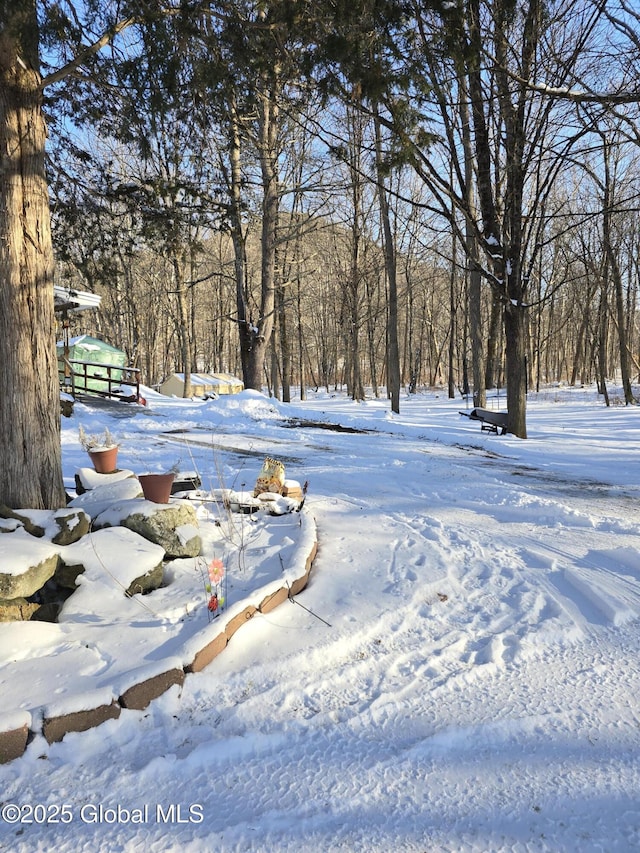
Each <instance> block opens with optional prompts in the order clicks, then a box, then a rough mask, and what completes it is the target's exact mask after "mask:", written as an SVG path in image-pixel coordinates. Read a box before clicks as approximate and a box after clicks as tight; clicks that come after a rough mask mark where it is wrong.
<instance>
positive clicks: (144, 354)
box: [0, 0, 640, 506]
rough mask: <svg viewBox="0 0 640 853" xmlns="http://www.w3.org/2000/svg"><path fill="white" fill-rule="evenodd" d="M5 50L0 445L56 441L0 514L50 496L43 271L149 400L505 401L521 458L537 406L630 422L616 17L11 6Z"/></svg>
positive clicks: (481, 6)
mask: <svg viewBox="0 0 640 853" xmlns="http://www.w3.org/2000/svg"><path fill="white" fill-rule="evenodd" d="M0 26H1V27H2V35H0V77H1V79H0V89H1V93H0V143H1V145H2V149H1V155H0V156H1V157H2V174H3V181H2V187H1V190H0V203H1V204H2V210H1V216H0V275H1V279H2V280H1V281H0V299H1V300H2V305H1V307H2V309H3V310H2V311H0V314H1V315H2V322H3V329H2V335H1V336H0V347H1V348H2V357H1V358H0V362H1V366H0V393H1V394H2V400H3V403H2V406H1V407H0V411H1V412H2V414H1V416H0V418H1V419H0V434H2V435H3V437H6V438H7V440H8V441H9V446H10V447H19V446H24V444H25V441H26V438H25V437H26V436H28V435H30V433H31V431H32V430H33V428H34V418H35V414H34V413H37V412H41V416H40V415H38V425H37V431H38V434H39V435H50V436H51V438H50V439H49V440H48V442H47V443H48V444H49V451H43V454H44V452H49V456H48V459H50V460H51V461H50V462H48V463H47V465H46V466H43V460H42V459H40V462H36V463H33V465H34V468H33V471H34V476H35V473H36V472H37V478H38V482H39V483H40V485H37V486H35V487H34V488H35V491H36V493H35V494H34V493H31V494H27V493H26V492H25V487H24V486H23V485H21V484H22V483H23V481H24V476H23V474H20V475H19V474H18V471H19V470H22V469H21V468H19V467H16V470H15V471H14V472H13V473H5V474H3V475H0V497H2V498H3V500H6V502H8V503H10V504H13V505H22V506H28V505H33V506H38V505H43V504H44V505H52V504H55V502H56V500H59V494H60V493H59V488H60V486H59V484H58V485H56V486H55V488H54V493H53V494H52V493H51V486H50V485H48V486H46V487H45V486H44V485H43V483H44V481H46V482H47V483H50V481H51V479H52V476H53V480H54V481H56V482H57V479H56V475H55V474H53V475H52V471H53V472H55V471H57V468H58V467H59V448H58V451H57V455H56V454H55V453H54V455H53V456H51V453H52V452H53V451H52V448H51V446H52V445H53V443H55V440H56V423H57V422H56V420H55V418H56V417H57V399H56V387H55V378H54V376H53V370H54V368H55V363H54V362H55V354H54V349H53V344H54V338H55V335H54V334H53V322H52V316H51V311H50V309H49V308H48V307H47V305H46V304H45V303H47V300H48V299H49V297H50V294H51V291H52V288H53V281H54V277H55V282H56V283H59V284H63V285H65V286H67V285H70V286H72V287H76V288H79V289H82V290H90V291H94V292H98V293H100V294H101V295H102V297H103V299H102V307H101V310H100V313H99V314H98V315H96V316H95V317H94V318H92V320H93V321H94V323H95V325H92V326H91V327H86V326H84V327H83V328H82V331H88V332H92V333H96V334H98V335H99V336H101V337H104V338H105V339H107V340H109V342H110V343H112V344H114V345H116V346H118V347H119V348H121V349H123V350H125V351H126V352H127V354H128V355H129V358H130V360H131V362H132V364H134V365H135V366H137V367H139V368H140V369H141V371H142V377H143V381H144V382H145V383H146V384H151V385H153V384H157V383H159V382H160V381H161V380H162V379H163V378H164V377H165V376H166V375H167V374H169V373H171V372H173V371H179V372H182V373H184V374H185V376H189V375H190V374H191V373H192V372H196V371H206V372H232V373H237V374H238V375H241V377H242V378H243V380H244V382H245V385H246V387H249V388H257V389H260V388H263V387H267V388H268V389H269V391H270V393H273V394H276V395H277V396H279V397H280V398H281V399H283V400H285V401H288V400H289V399H290V397H291V393H292V388H293V387H294V386H295V387H297V388H299V391H300V394H301V396H302V397H303V398H304V394H305V389H306V388H307V387H321V386H324V387H327V388H332V387H337V386H342V385H346V386H347V388H348V389H349V393H350V394H351V395H352V396H353V397H354V399H361V398H363V397H364V394H365V389H372V391H371V393H374V394H376V395H382V394H385V395H388V396H389V399H390V406H391V408H392V409H393V411H398V410H399V406H400V390H401V389H406V390H407V391H409V392H416V391H418V390H420V389H421V388H423V387H425V386H429V387H431V386H440V385H442V386H444V387H445V388H446V389H447V393H448V394H449V395H451V396H454V395H457V394H461V393H469V394H472V395H473V402H474V404H475V405H479V406H481V405H484V403H485V402H486V392H487V389H492V388H496V387H499V388H506V394H507V403H508V412H509V431H510V432H512V433H513V434H515V435H518V436H520V437H522V438H526V434H527V433H526V394H527V391H528V390H529V389H532V388H537V387H539V386H540V385H541V384H546V383H550V382H571V383H576V382H585V383H586V382H592V381H594V380H596V381H597V382H598V386H599V389H600V391H601V393H602V394H603V395H604V397H605V400H606V402H607V403H608V402H609V397H608V389H607V383H608V382H612V381H615V382H616V384H618V385H621V386H622V388H623V396H624V402H625V403H627V404H631V403H633V402H635V400H634V396H633V391H632V382H634V381H635V380H636V379H637V374H638V372H639V371H640V366H639V364H638V358H639V353H640V341H639V330H638V323H637V306H636V302H637V298H638V288H639V286H640V276H639V266H638V241H639V239H640V238H639V237H638V233H639V232H638V227H637V225H638V214H639V211H640V208H639V206H638V198H639V194H640V174H639V170H638V166H637V163H638V156H637V155H638V152H639V150H640V149H639V146H640V125H639V124H638V119H639V114H638V104H639V103H640V85H639V83H638V81H639V80H640V10H638V8H637V5H636V4H635V3H632V2H630V0H614V2H606V0H573V2H543V0H496V2H484V0H453V2H438V0H432V2H427V0H424V2H422V0H409V2H403V3H400V2H397V0H373V2H365V0H356V2H349V3H347V2H342V0H333V2H325V0H315V1H314V2H296V0H272V2H250V0H245V2H240V0H221V2H199V0H192V2H188V3H187V2H175V3H169V4H161V3H158V2H152V1H151V0H140V2H134V3H132V4H130V5H123V4H115V3H111V2H97V0H93V1H92V2H90V3H84V4H82V5H81V6H76V5H75V4H74V3H73V2H72V1H71V0H70V2H60V3H57V4H50V3H39V2H37V3H36V2H35V0H32V2H27V3H24V2H17V0H4V2H2V3H0ZM38 47H39V49H40V58H39V59H38ZM21 110H22V111H23V114H22V116H21V115H20V111H21ZM45 115H46V118H47V122H48V129H49V139H48V143H47V153H48V159H47V174H46V176H45V173H44V169H43V165H42V164H43V163H44V150H43V145H44V116H45ZM25 128H29V129H32V130H34V132H35V131H37V132H38V133H40V136H37V137H36V138H34V140H33V141H30V138H29V137H28V136H27V135H26V132H25ZM38 128H41V130H37V129H38ZM29 146H30V147H31V149H32V150H33V157H35V158H36V160H35V161H34V160H33V159H31V160H29V159H28V156H31V155H30V154H29V151H28V150H27V149H28V148H29ZM38 157H40V158H41V162H40V161H38V160H37V158H38ZM13 176H18V177H17V178H16V180H15V181H14V180H13ZM9 178H11V180H9ZM45 178H46V180H45ZM47 185H48V192H49V199H50V202H51V211H52V218H51V223H52V234H53V250H54V251H53V256H52V254H51V240H50V239H49V236H48V235H49V232H48V228H49V224H48V221H45V220H46V216H45V215H44V214H42V213H38V212H37V211H38V205H40V206H42V203H43V199H45V200H46V193H47ZM27 193H31V194H32V195H31V196H30V197H29V198H27V196H26V194H27ZM21 194H22V195H21ZM20 211H22V212H23V213H20ZM33 217H35V218H33ZM18 247H22V248H18ZM30 252H32V253H33V254H34V257H37V258H38V263H39V264H42V263H43V259H44V261H45V267H44V268H40V269H36V268H35V267H34V266H33V264H32V262H31V261H30V260H29V257H28V256H29V253H30ZM48 257H51V260H50V261H47V260H46V259H47V258H48ZM53 257H55V268H54V266H53ZM51 302H52V297H51ZM83 321H86V316H85V317H83ZM52 353H53V354H52ZM27 385H28V386H29V388H30V390H27V389H26V387H24V386H27ZM16 386H17V390H16ZM184 393H185V395H186V396H188V395H190V393H191V389H190V388H189V387H188V383H187V385H186V387H185V392H184ZM7 394H10V396H9V397H8V396H7ZM8 399H11V401H12V405H11V407H9V406H8V405H7V404H6V402H5V401H7V400H8ZM21 413H22V414H21ZM5 444H6V442H5ZM23 464H25V463H24V462H22V461H21V462H17V463H16V465H17V466H22V465H23ZM3 477H4V479H3ZM56 495H57V497H56Z"/></svg>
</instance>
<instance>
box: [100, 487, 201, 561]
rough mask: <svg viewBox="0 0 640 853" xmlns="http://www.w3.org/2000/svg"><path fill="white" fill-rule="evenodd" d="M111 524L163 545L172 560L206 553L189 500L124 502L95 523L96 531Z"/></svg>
mask: <svg viewBox="0 0 640 853" xmlns="http://www.w3.org/2000/svg"><path fill="white" fill-rule="evenodd" d="M111 525H122V527H126V528H128V529H129V530H133V531H134V532H135V533H137V534H138V535H139V536H142V537H143V538H144V539H147V540H148V541H149V542H153V543H155V544H156V545H160V546H161V547H162V548H164V550H165V554H166V555H167V557H169V558H176V557H197V556H198V555H199V554H200V551H201V550H202V540H201V538H200V534H199V531H198V519H197V516H196V513H195V509H194V508H193V506H191V504H189V503H187V502H185V501H175V502H173V503H170V504H156V503H152V502H151V501H144V500H143V501H121V502H119V503H117V504H113V505H112V506H111V507H109V508H108V509H107V510H106V511H105V512H102V513H101V514H100V515H99V516H97V518H96V519H95V520H94V527H95V528H101V527H108V526H111Z"/></svg>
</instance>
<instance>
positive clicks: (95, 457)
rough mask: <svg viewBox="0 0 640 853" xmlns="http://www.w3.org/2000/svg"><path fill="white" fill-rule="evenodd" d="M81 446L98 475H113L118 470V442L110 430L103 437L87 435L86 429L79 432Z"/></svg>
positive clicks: (106, 430) (81, 428) (82, 428)
mask: <svg viewBox="0 0 640 853" xmlns="http://www.w3.org/2000/svg"><path fill="white" fill-rule="evenodd" d="M78 435H79V438H80V444H81V445H82V446H83V447H84V449H85V450H86V451H87V453H88V454H89V458H90V459H91V462H92V464H93V467H94V468H95V470H96V472H97V473H98V474H113V472H114V471H116V470H117V464H118V448H119V445H118V443H117V441H114V439H113V436H112V435H111V433H110V432H109V430H108V429H105V431H104V432H103V433H102V435H87V433H86V432H85V430H84V427H82V426H81V427H80V429H79V430H78Z"/></svg>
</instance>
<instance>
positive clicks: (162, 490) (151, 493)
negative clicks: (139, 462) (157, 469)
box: [138, 473, 175, 504]
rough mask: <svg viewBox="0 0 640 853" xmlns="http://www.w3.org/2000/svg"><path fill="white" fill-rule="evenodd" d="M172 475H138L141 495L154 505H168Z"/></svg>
mask: <svg viewBox="0 0 640 853" xmlns="http://www.w3.org/2000/svg"><path fill="white" fill-rule="evenodd" d="M174 476H175V475H174V474H171V473H170V474H139V475H138V480H139V481H140V485H141V487H142V494H143V495H144V496H145V499H146V500H148V501H153V503H156V504H168V503H169V498H170V496H171V487H172V486H173V478H174Z"/></svg>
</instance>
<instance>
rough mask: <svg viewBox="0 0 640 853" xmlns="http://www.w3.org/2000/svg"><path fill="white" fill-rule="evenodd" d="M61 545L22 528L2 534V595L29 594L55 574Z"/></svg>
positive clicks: (0, 559)
mask: <svg viewBox="0 0 640 853" xmlns="http://www.w3.org/2000/svg"><path fill="white" fill-rule="evenodd" d="M58 560H59V557H58V548H57V547H56V545H54V544H53V543H52V542H49V541H47V540H46V539H37V538H36V537H35V536H30V535H29V534H28V533H27V532H26V531H25V530H22V529H21V528H18V529H17V530H14V531H13V532H12V533H5V534H1V535H0V598H2V599H14V598H28V597H29V596H30V595H33V594H34V592H37V591H38V590H39V589H40V588H41V587H43V586H44V585H45V583H46V582H47V581H48V580H49V579H50V578H52V577H53V575H54V574H55V571H56V569H57V567H58Z"/></svg>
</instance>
